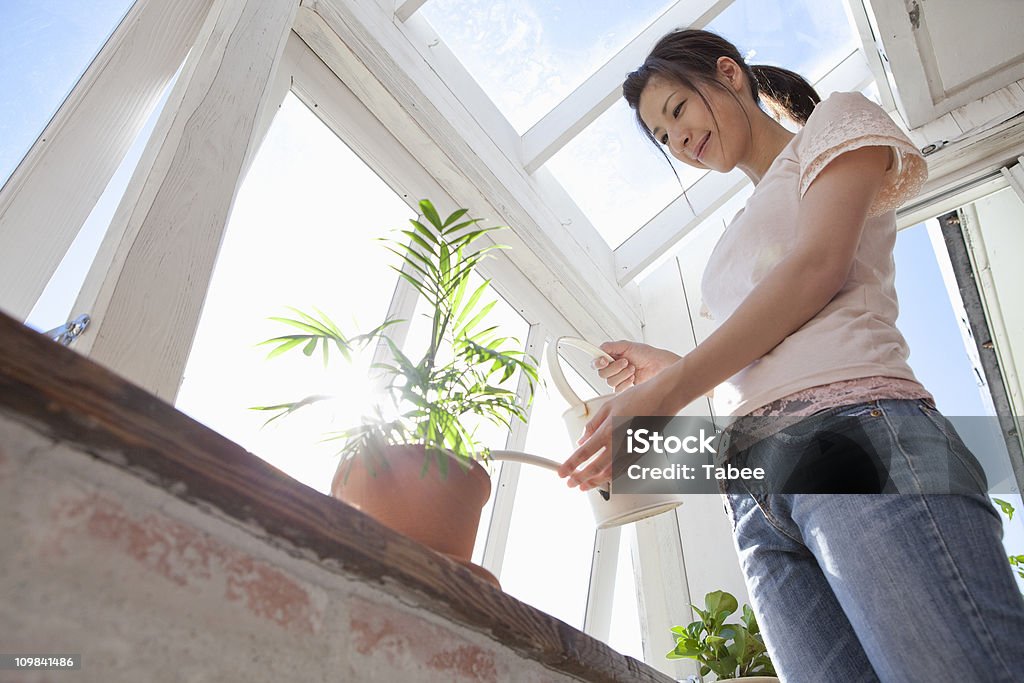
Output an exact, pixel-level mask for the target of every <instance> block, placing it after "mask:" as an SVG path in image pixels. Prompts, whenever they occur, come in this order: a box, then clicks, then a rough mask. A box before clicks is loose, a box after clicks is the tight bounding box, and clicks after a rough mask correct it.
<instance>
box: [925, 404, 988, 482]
mask: <svg viewBox="0 0 1024 683" xmlns="http://www.w3.org/2000/svg"><path fill="white" fill-rule="evenodd" d="M918 410H919V412H920V413H921V414H922V415H924V416H925V417H926V418H927V420H928V422H929V423H930V424H931V425H932V426H933V427H935V429H937V430H939V432H941V433H942V435H943V436H944V437H945V439H946V450H947V453H948V454H949V457H950V468H951V470H952V467H953V466H954V465H958V466H959V468H960V469H961V470H962V471H964V472H965V473H966V474H967V476H969V477H970V478H971V480H972V482H973V484H974V485H975V486H976V487H977V489H976V490H977V492H978V493H986V492H987V491H988V477H987V476H986V475H985V469H984V468H983V467H982V466H981V463H980V462H979V461H978V459H977V458H976V457H975V456H974V453H972V452H971V449H969V448H968V447H967V444H965V443H964V441H963V439H962V438H960V434H958V433H957V431H956V427H954V426H953V423H951V422H950V421H949V418H947V417H946V416H945V415H943V414H942V413H941V412H939V410H938V408H936V407H935V405H934V404H933V403H932V402H931V401H928V400H926V399H919V400H918ZM951 474H952V472H951ZM953 483H954V480H953V479H952V478H951V480H950V484H951V485H952V484H953ZM953 492H955V493H967V492H966V491H953Z"/></svg>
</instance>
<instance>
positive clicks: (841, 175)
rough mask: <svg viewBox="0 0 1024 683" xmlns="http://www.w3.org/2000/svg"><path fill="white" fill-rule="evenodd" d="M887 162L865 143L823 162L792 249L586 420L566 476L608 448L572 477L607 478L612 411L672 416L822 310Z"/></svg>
mask: <svg viewBox="0 0 1024 683" xmlns="http://www.w3.org/2000/svg"><path fill="white" fill-rule="evenodd" d="M890 160H891V151H890V148H887V147H863V148H860V149H856V150H852V151H850V152H846V153H844V154H842V155H840V156H839V157H837V158H836V159H835V160H834V161H832V162H831V163H830V164H829V165H828V166H826V167H825V168H824V169H823V170H822V171H821V173H820V174H819V175H818V177H817V178H815V180H814V182H813V183H811V185H810V187H809V188H808V189H807V192H806V193H805V194H804V197H803V199H801V201H800V213H799V215H798V216H797V238H796V244H795V245H794V247H793V249H792V251H791V253H790V254H789V255H788V256H786V258H784V259H783V260H781V261H780V262H779V263H778V264H776V265H775V266H774V267H773V268H772V270H771V271H770V272H769V273H768V274H767V275H766V276H765V277H764V278H763V279H762V280H761V282H759V283H758V285H757V287H756V288H755V289H754V291H752V292H751V293H750V294H749V295H748V296H747V298H746V299H744V300H743V303H741V304H740V306H739V307H738V308H737V309H736V311H735V312H734V313H733V314H732V315H731V316H730V317H729V318H728V319H727V320H725V321H724V322H723V323H722V324H721V326H720V327H719V328H718V329H717V330H715V332H714V333H713V334H711V335H710V336H709V337H708V338H707V339H705V340H704V341H703V342H702V343H701V344H699V345H697V347H696V348H695V349H693V350H692V351H691V352H690V353H688V354H686V355H685V356H684V357H683V358H681V359H680V360H679V361H677V362H676V363H674V364H672V365H671V366H669V367H668V368H666V369H665V370H664V371H662V372H661V373H659V374H658V375H657V376H655V377H654V378H652V379H651V380H650V381H648V382H645V383H644V384H642V385H638V386H636V387H633V388H631V389H629V390H627V391H625V392H623V393H622V394H621V396H619V397H618V398H616V399H613V400H612V401H609V402H608V403H606V404H605V405H604V406H603V407H602V408H601V410H599V411H598V412H597V413H596V414H595V415H594V417H593V419H591V421H590V422H589V423H588V424H587V428H586V430H585V431H584V434H583V439H586V441H585V442H584V443H583V445H582V446H580V448H579V449H577V450H576V452H575V453H573V455H572V456H571V457H570V458H569V459H568V460H566V461H565V463H564V464H563V465H562V468H561V469H560V470H559V474H561V475H562V476H566V475H568V474H569V473H571V472H573V470H575V468H576V467H578V466H579V465H580V464H582V463H584V462H586V461H587V460H588V459H590V458H591V457H592V456H593V455H594V454H595V453H597V452H598V451H600V450H601V448H605V452H604V453H602V454H601V455H600V456H599V457H598V458H596V459H595V461H594V462H593V463H591V464H590V465H589V466H588V467H587V468H586V469H584V470H582V471H581V472H577V473H576V474H575V475H574V477H573V480H575V481H577V482H579V481H583V482H587V481H589V482H590V484H591V485H595V484H597V483H603V482H606V481H608V479H609V476H610V467H611V455H610V448H609V446H610V443H611V420H608V419H607V418H608V416H610V415H674V414H676V413H677V412H679V411H680V410H681V409H682V408H684V407H685V406H686V405H688V404H689V403H690V402H692V401H693V400H694V399H696V398H698V397H699V396H701V395H702V394H704V393H706V392H708V391H710V390H712V389H713V388H714V387H715V386H717V385H718V384H720V383H722V382H723V381H725V380H726V379H728V378H729V377H732V376H733V375H734V374H736V373H737V372H739V371H740V370H742V369H743V368H745V367H746V366H747V365H749V364H750V363H752V362H753V361H755V360H757V359H758V358H761V357H763V356H764V355H765V354H767V353H768V352H769V351H771V350H772V349H773V348H775V347H776V346H777V345H778V344H779V343H781V342H782V340H784V339H785V338H786V337H787V336H789V335H790V334H792V333H793V332H795V331H796V330H798V329H799V328H800V327H802V326H803V325H804V324H805V323H806V322H807V321H808V320H810V319H811V318H813V317H814V316H815V315H817V313H818V312H819V311H821V309H822V308H824V307H825V306H826V305H827V304H828V302H829V301H831V300H832V298H833V297H834V296H835V295H836V293H837V292H839V290H840V289H841V288H842V286H843V284H844V283H845V282H846V280H847V278H848V276H849V273H850V267H851V266H852V264H853V259H854V255H855V254H856V252H857V245H858V243H859V242H860V237H861V232H862V230H863V228H864V223H865V221H866V220H867V217H868V210H869V208H870V207H871V204H872V202H873V201H874V199H875V195H876V194H877V193H878V191H879V189H881V187H882V184H883V180H884V175H885V171H886V168H887V166H888V164H889V162H890ZM588 437H589V438H588ZM581 440H582V439H581ZM572 483H573V481H570V484H572Z"/></svg>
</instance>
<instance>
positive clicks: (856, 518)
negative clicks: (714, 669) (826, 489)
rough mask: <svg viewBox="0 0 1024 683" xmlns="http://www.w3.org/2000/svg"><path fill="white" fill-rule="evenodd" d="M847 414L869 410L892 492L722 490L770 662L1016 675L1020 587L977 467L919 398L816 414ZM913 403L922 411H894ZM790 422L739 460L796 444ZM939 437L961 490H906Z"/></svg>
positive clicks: (792, 666)
mask: <svg viewBox="0 0 1024 683" xmlns="http://www.w3.org/2000/svg"><path fill="white" fill-rule="evenodd" d="M851 415H854V416H864V417H865V421H864V423H865V428H864V430H863V434H864V438H867V439H870V440H871V442H872V443H871V446H872V448H874V449H876V450H879V451H887V452H888V453H890V454H891V456H892V457H891V459H890V460H889V462H888V463H887V464H888V466H889V468H890V475H891V478H892V481H893V482H896V484H897V490H898V491H899V492H900V493H898V494H889V493H880V494H873V495H872V494H783V493H758V492H755V493H751V492H750V490H749V488H748V487H747V486H746V485H745V484H744V483H742V481H737V482H735V483H730V484H729V486H728V488H727V491H726V492H727V494H728V495H727V496H726V500H727V506H728V509H729V516H730V518H731V520H732V525H733V532H734V540H735V543H736V548H737V552H738V553H739V558H740V564H741V566H742V568H743V573H744V576H745V577H746V582H747V588H748V590H749V593H750V600H751V604H752V606H753V608H754V612H755V613H756V614H757V618H758V622H759V624H760V626H761V630H762V632H763V634H764V639H765V644H766V645H767V648H768V652H769V654H770V655H771V658H772V661H773V662H774V663H775V666H776V669H777V671H778V673H779V676H780V677H781V678H782V680H783V681H785V682H786V683H840V682H841V683H855V682H860V681H864V682H868V681H884V682H885V683H890V682H892V683H896V682H899V683H922V682H925V681H928V682H931V681H943V682H945V681H948V682H950V683H955V682H959V681H963V682H965V683H966V682H968V681H969V682H971V683H974V682H978V683H980V682H984V683H997V682H1005V683H1013V682H1015V681H1024V598H1022V596H1021V594H1020V592H1019V591H1018V589H1017V585H1016V583H1015V581H1014V578H1013V574H1012V572H1011V569H1010V566H1009V563H1008V562H1007V558H1006V554H1005V552H1004V550H1003V547H1002V543H1001V539H1002V520H1001V518H1000V517H999V515H998V513H997V512H996V511H995V509H994V508H993V506H992V504H991V503H990V502H989V499H988V496H987V495H986V494H985V485H984V473H983V472H982V470H981V467H980V466H979V465H978V463H977V461H976V460H975V459H974V457H973V455H971V454H970V452H969V451H968V450H967V448H966V447H965V446H963V444H962V442H960V439H959V437H958V436H957V435H956V432H955V430H953V428H952V426H951V425H949V423H948V421H947V420H945V418H943V417H942V416H941V415H940V414H939V413H938V412H937V411H935V409H934V408H932V407H930V405H928V404H927V403H925V402H923V401H915V400H880V401H873V402H871V403H865V404H858V405H853V406H844V407H841V408H834V409H831V410H830V411H826V412H825V413H824V414H822V415H819V416H818V417H819V418H824V419H825V423H826V424H827V422H828V419H829V418H831V417H833V416H834V417H836V418H844V416H845V417H848V416H851ZM911 415H913V416H922V415H923V416H925V417H926V418H927V419H923V420H902V421H901V420H900V418H902V417H906V416H911ZM894 423H896V424H897V425H900V427H899V428H897V427H894ZM819 424H822V423H819ZM907 425H914V427H913V428H911V427H908V426H907ZM911 429H912V430H913V432H914V433H908V432H909V431H911ZM799 431H800V430H799V429H797V430H795V433H796V436H795V437H794V436H793V434H792V433H791V434H789V435H788V436H785V437H783V438H781V439H777V438H768V439H765V440H763V441H761V442H759V443H757V444H755V445H754V446H752V447H750V448H749V449H747V450H745V451H743V452H741V453H739V454H737V455H736V456H735V457H736V459H737V460H739V461H741V462H738V463H737V464H740V465H744V466H750V467H757V466H759V465H770V464H771V463H772V462H773V461H774V460H776V459H778V458H782V457H785V454H786V453H787V452H789V453H791V452H793V449H794V448H799V447H800V444H798V443H795V440H798V439H800V438H805V439H813V438H814V433H813V432H811V433H806V434H804V435H803V436H800V434H799ZM936 449H945V450H946V453H944V454H943V457H942V458H941V459H942V460H943V461H944V462H952V463H954V464H953V466H952V469H953V470H955V471H953V472H950V471H948V468H947V467H945V466H944V467H943V468H942V476H944V477H947V476H952V479H953V480H954V482H959V484H958V485H957V487H955V488H954V490H958V491H960V492H958V493H955V494H932V493H929V494H924V493H920V492H919V491H918V492H915V491H914V490H913V488H912V487H913V486H914V485H915V482H917V481H919V480H920V475H921V473H926V472H927V471H928V470H929V469H931V468H930V467H929V461H930V460H931V459H932V458H934V457H935V453H936ZM949 451H953V452H954V455H953V457H951V458H949V457H947V455H948V452H949ZM979 477H980V478H979ZM972 482H973V483H972ZM968 488H973V491H968V490H965V489H968ZM923 490H926V491H927V490H933V489H930V488H929V487H928V486H927V485H925V486H924V488H923Z"/></svg>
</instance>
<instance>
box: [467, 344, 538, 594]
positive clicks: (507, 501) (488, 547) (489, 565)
mask: <svg viewBox="0 0 1024 683" xmlns="http://www.w3.org/2000/svg"><path fill="white" fill-rule="evenodd" d="M546 337H547V332H546V331H545V329H544V326H543V325H539V324H534V325H530V332H529V333H528V334H527V337H526V346H525V350H526V353H528V354H529V355H531V356H533V357H534V358H536V359H537V360H540V358H541V356H542V354H543V353H544V345H545V344H546V343H547V339H546ZM529 391H530V385H529V383H528V381H527V378H526V377H525V376H522V375H521V376H520V377H519V386H518V387H517V388H516V399H517V401H518V402H519V405H522V406H526V408H525V410H526V422H522V421H520V420H514V421H513V422H512V429H511V430H510V431H509V434H508V438H507V439H506V441H505V448H506V449H508V450H510V451H524V450H526V436H527V431H528V430H529V422H530V415H531V414H532V412H533V404H531V403H528V399H529V395H530V393H529ZM520 469H522V465H521V464H520V463H518V462H503V463H502V464H501V474H499V475H498V482H497V484H496V486H497V490H496V491H495V493H494V505H493V506H492V507H491V520H490V524H489V525H488V527H487V540H486V541H485V542H484V552H483V559H482V560H481V562H480V564H482V565H483V566H484V567H485V568H486V569H488V570H490V571H491V573H493V574H494V575H495V576H497V577H498V578H499V579H500V578H501V567H502V565H503V564H504V562H505V546H507V545H508V532H509V529H510V528H511V527H512V511H513V509H514V507H515V502H516V493H517V491H518V488H519V470H520Z"/></svg>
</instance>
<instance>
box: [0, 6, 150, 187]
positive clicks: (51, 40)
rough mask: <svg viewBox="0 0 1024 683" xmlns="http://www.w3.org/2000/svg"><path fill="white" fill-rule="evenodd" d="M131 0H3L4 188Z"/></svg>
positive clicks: (0, 131) (0, 163) (0, 101)
mask: <svg viewBox="0 0 1024 683" xmlns="http://www.w3.org/2000/svg"><path fill="white" fill-rule="evenodd" d="M131 6H132V0H92V1H91V2H73V1H72V0H53V1H51V2H3V3H0V186H2V185H3V184H4V183H5V182H7V179H8V178H9V177H10V175H11V173H13V172H14V169H15V168H16V167H17V165H18V163H19V162H20V161H21V158H22V157H24V156H25V153H26V152H27V151H28V149H29V147H31V146H32V143H33V142H35V140H36V138H37V137H39V133H41V132H42V130H43V128H44V127H45V126H46V124H47V123H48V122H49V120H50V118H51V117H52V116H53V113H54V112H55V111H57V108H58V107H59V106H60V104H61V102H63V101H64V98H65V97H67V95H68V93H69V92H70V91H71V88H72V87H74V85H75V83H77V82H78V79H79V78H80V77H81V76H82V73H84V72H85V69H86V67H87V66H88V65H89V63H90V62H91V61H92V59H93V57H95V56H96V53H97V52H99V50H100V48H101V47H102V46H103V43H104V42H106V40H107V38H108V37H109V36H110V34H111V33H112V32H113V30H114V28H115V27H116V26H117V24H118V22H120V21H121V18H122V17H124V15H125V13H126V12H127V11H128V9H129V8H130V7H131Z"/></svg>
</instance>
